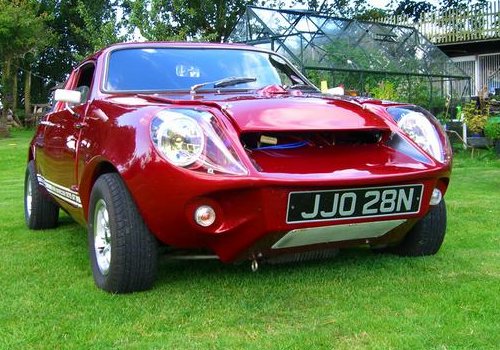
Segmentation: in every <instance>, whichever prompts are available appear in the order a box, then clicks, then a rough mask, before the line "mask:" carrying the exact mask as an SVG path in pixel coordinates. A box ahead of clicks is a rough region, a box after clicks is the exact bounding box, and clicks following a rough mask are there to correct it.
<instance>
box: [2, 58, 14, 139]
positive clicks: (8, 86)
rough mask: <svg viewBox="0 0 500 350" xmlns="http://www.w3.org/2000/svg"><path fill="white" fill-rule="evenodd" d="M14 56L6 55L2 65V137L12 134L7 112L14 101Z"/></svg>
mask: <svg viewBox="0 0 500 350" xmlns="http://www.w3.org/2000/svg"><path fill="white" fill-rule="evenodd" d="M11 63H12V58H10V57H5V58H4V63H3V67H2V103H3V110H2V114H1V115H0V138H5V137H9V136H10V132H9V127H8V125H7V114H8V112H9V109H10V108H11V102H12V81H11V80H12V74H11Z"/></svg>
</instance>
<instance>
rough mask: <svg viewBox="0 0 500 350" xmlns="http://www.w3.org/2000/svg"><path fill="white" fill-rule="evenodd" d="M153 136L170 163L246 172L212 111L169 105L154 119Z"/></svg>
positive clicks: (197, 168)
mask: <svg viewBox="0 0 500 350" xmlns="http://www.w3.org/2000/svg"><path fill="white" fill-rule="evenodd" d="M151 138H152V140H153V143H154V145H155V146H156V149H157V150H158V151H159V153H160V154H161V155H162V156H163V157H164V158H165V159H166V160H167V161H169V162H170V163H172V164H174V165H176V166H179V167H184V168H187V169H190V170H194V171H200V172H206V173H208V174H216V173H222V174H229V175H246V174H247V173H248V172H247V169H246V168H245V167H244V166H243V164H242V163H241V161H240V159H239V158H238V155H237V154H236V152H235V150H234V148H233V147H232V145H231V141H230V139H229V138H228V136H227V135H226V133H225V132H224V130H223V128H222V127H221V125H220V124H219V122H218V121H217V119H216V118H215V117H214V116H213V115H212V114H211V113H209V112H204V111H197V110H194V109H187V108H186V109H169V110H164V111H161V112H159V113H157V114H156V116H155V117H154V118H153V120H152V122H151Z"/></svg>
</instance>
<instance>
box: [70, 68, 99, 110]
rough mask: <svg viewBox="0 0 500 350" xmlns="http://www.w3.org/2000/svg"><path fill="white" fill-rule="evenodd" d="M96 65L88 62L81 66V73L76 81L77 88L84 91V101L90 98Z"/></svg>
mask: <svg viewBox="0 0 500 350" xmlns="http://www.w3.org/2000/svg"><path fill="white" fill-rule="evenodd" d="M94 71H95V65H94V63H88V64H86V65H84V66H83V67H81V68H80V74H79V76H78V81H77V83H76V87H75V90H78V91H80V92H81V93H82V103H85V102H87V100H88V98H89V92H90V88H91V87H92V80H93V79H94Z"/></svg>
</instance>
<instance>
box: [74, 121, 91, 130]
mask: <svg viewBox="0 0 500 350" xmlns="http://www.w3.org/2000/svg"><path fill="white" fill-rule="evenodd" d="M87 126H88V124H87V123H85V122H77V123H75V129H78V130H80V129H83V128H85V127H87Z"/></svg>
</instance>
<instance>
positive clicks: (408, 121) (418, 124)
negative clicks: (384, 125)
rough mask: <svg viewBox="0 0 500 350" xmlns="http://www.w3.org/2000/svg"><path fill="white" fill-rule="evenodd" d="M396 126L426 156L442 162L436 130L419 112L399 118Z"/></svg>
mask: <svg viewBox="0 0 500 350" xmlns="http://www.w3.org/2000/svg"><path fill="white" fill-rule="evenodd" d="M398 126H399V127H400V128H401V130H403V131H404V132H405V133H406V134H407V135H408V136H409V137H410V138H411V139H412V140H413V141H414V142H415V143H416V144H417V145H419V146H420V147H421V148H422V149H423V150H424V151H425V152H426V153H427V154H429V155H431V156H432V157H434V158H435V159H436V160H438V161H440V162H443V161H444V154H443V149H442V146H441V141H440V140H439V135H438V133H437V131H436V128H435V127H434V125H432V123H431V122H430V120H429V119H427V117H426V116H424V115H423V114H422V113H420V112H415V111H410V112H408V113H406V114H404V115H402V116H401V118H400V119H399V121H398Z"/></svg>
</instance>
